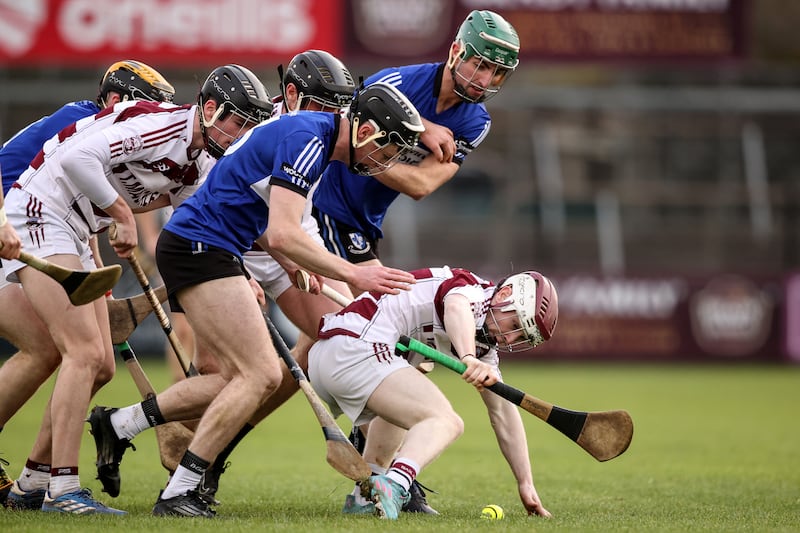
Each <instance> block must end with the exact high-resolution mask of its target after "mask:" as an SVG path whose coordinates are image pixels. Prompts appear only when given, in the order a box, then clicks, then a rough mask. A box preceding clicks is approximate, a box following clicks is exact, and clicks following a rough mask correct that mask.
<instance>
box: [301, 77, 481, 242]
mask: <svg viewBox="0 0 800 533" xmlns="http://www.w3.org/2000/svg"><path fill="white" fill-rule="evenodd" d="M444 68H445V66H444V64H443V63H428V64H423V65H410V66H406V67H399V68H389V69H384V70H381V71H379V72H377V73H376V74H374V75H372V76H370V77H369V78H367V80H366V82H365V84H366V85H370V84H372V83H375V82H383V83H388V84H390V85H393V86H395V87H396V88H397V89H399V90H400V91H401V92H402V93H403V94H404V95H406V97H407V98H408V99H409V100H410V101H411V103H412V104H414V107H416V108H417V111H419V114H420V115H421V116H422V117H423V118H425V119H428V120H429V121H431V122H433V123H435V124H439V125H441V126H445V127H447V128H450V130H451V131H452V132H453V136H454V137H455V142H456V154H455V156H454V157H453V161H454V162H455V163H457V164H459V165H460V164H461V163H463V162H464V159H465V158H466V157H467V155H468V154H469V153H470V152H471V151H472V150H473V149H474V148H475V147H477V146H478V145H479V144H480V143H481V142H482V141H483V139H484V138H485V137H486V135H487V134H488V133H489V128H490V127H491V119H490V118H489V113H488V112H487V111H486V107H485V106H484V105H483V104H470V103H466V102H462V103H460V104H458V105H456V106H453V107H451V108H450V109H447V110H445V111H443V112H441V113H437V112H436V101H437V98H438V96H439V91H440V89H441V79H442V73H443V71H444ZM448 75H449V74H448ZM430 153H431V151H430V150H429V149H428V147H427V146H425V145H424V144H422V143H420V144H419V145H418V146H417V147H416V148H415V149H414V151H412V152H411V153H409V154H408V155H406V156H405V157H404V158H403V159H401V160H400V162H402V163H407V164H412V165H413V164H418V163H419V162H420V161H422V159H424V158H425V156H427V155H428V154H430ZM399 194H400V193H399V192H397V191H395V190H394V189H392V188H390V187H387V186H386V185H384V184H382V183H381V182H380V181H378V180H377V179H375V178H373V177H370V176H360V175H358V174H354V173H352V172H350V171H349V170H348V168H347V165H345V164H343V163H340V162H338V161H334V162H332V163H331V164H330V166H329V167H328V169H327V170H326V171H325V175H324V179H323V180H322V181H320V183H319V185H318V186H317V191H316V192H315V193H314V197H313V202H314V207H316V208H317V209H318V210H319V211H321V212H322V213H324V214H326V215H328V216H330V217H332V218H333V219H335V220H337V221H338V222H342V223H344V224H347V225H349V226H353V227H355V228H358V229H360V230H361V231H363V232H364V233H365V234H366V235H367V236H369V237H370V238H372V239H379V238H381V237H383V232H382V231H381V225H382V224H383V218H384V217H385V216H386V211H387V210H388V209H389V205H390V204H391V203H392V202H393V201H394V199H395V198H397V196H398V195H399Z"/></svg>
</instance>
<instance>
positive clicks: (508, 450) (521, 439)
mask: <svg viewBox="0 0 800 533" xmlns="http://www.w3.org/2000/svg"><path fill="white" fill-rule="evenodd" d="M481 398H482V399H483V402H484V403H485V404H486V408H487V410H488V412H489V420H490V421H491V426H492V429H493V430H494V433H495V436H496V438H497V443H498V445H499V446H500V451H501V452H502V453H503V457H505V459H506V462H507V463H508V465H509V466H510V467H511V472H512V473H513V474H514V478H515V479H516V480H517V490H518V491H519V498H520V500H521V501H522V505H523V506H524V507H525V509H526V510H527V511H528V514H529V515H537V516H542V517H544V518H550V517H552V515H551V514H550V511H548V510H547V509H545V507H544V505H542V501H541V499H540V498H539V493H538V492H537V491H536V487H535V485H534V484H533V473H532V471H531V462H530V458H529V455H528V440H527V437H526V435H525V426H524V425H523V423H522V417H521V416H520V414H519V410H518V409H517V406H516V405H514V404H513V403H511V402H508V401H506V400H504V399H503V398H501V397H500V396H498V395H496V394H494V393H492V392H491V391H489V390H485V391H483V392H482V393H481Z"/></svg>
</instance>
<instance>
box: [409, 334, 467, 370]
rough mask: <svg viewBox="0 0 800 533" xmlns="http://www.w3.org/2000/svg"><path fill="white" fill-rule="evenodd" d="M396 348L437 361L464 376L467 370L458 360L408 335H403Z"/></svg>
mask: <svg viewBox="0 0 800 533" xmlns="http://www.w3.org/2000/svg"><path fill="white" fill-rule="evenodd" d="M395 348H397V349H398V350H400V351H401V352H408V351H412V352H417V353H418V354H420V355H422V356H424V357H425V358H427V359H430V360H432V361H435V362H437V363H439V364H440V365H442V366H445V367H447V368H449V369H450V370H455V371H456V372H458V373H459V374H463V373H464V371H465V370H466V369H467V365H465V364H464V363H462V362H461V361H458V360H457V359H453V358H452V357H450V356H449V355H447V354H445V353H442V352H440V351H439V350H437V349H435V348H431V347H430V346H428V345H427V344H425V343H424V342H420V341H418V340H417V339H412V338H411V337H409V336H407V335H402V336H401V337H400V339H399V340H398V341H397V344H396V345H395Z"/></svg>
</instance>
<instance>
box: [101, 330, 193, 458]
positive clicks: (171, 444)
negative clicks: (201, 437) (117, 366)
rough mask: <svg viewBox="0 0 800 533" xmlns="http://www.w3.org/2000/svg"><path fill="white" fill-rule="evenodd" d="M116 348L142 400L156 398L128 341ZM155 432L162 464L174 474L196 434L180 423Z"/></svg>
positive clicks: (165, 425) (172, 423)
mask: <svg viewBox="0 0 800 533" xmlns="http://www.w3.org/2000/svg"><path fill="white" fill-rule="evenodd" d="M114 347H115V348H116V349H117V351H119V354H120V355H121V356H122V360H123V361H125V366H126V367H128V372H130V374H131V377H132V378H133V382H134V383H135V384H136V388H137V390H138V391H139V393H140V394H141V395H142V398H143V399H145V400H146V399H148V398H151V397H153V396H155V395H156V391H155V389H153V385H152V384H151V383H150V380H149V379H147V375H146V374H145V373H144V369H143V368H142V365H141V364H139V360H138V359H137V358H136V354H134V353H133V348H131V346H130V344H128V341H125V340H123V341H122V342H120V343H116V344H115V345H114ZM155 431H156V441H157V442H158V455H159V457H160V458H161V464H162V466H163V467H164V468H166V469H167V470H169V471H170V472H174V471H175V469H176V468H177V467H178V464H180V462H181V458H183V454H184V452H185V451H186V449H187V448H188V447H189V443H190V442H191V441H192V437H193V436H194V433H192V432H191V431H190V430H189V429H187V428H186V426H184V425H183V424H181V423H179V422H168V423H166V424H160V425H158V426H156V427H155Z"/></svg>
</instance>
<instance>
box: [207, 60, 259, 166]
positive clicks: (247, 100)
mask: <svg viewBox="0 0 800 533" xmlns="http://www.w3.org/2000/svg"><path fill="white" fill-rule="evenodd" d="M209 99H211V100H214V101H215V102H216V103H217V111H216V113H214V116H213V117H212V119H211V120H210V121H206V120H205V119H204V118H203V113H202V111H201V112H200V117H201V119H202V120H201V122H202V126H203V136H204V137H205V139H206V146H207V148H208V152H209V153H210V154H211V155H212V156H214V157H216V158H220V157H222V154H223V153H224V152H225V150H224V149H223V148H222V147H221V146H219V145H218V144H217V143H216V142H215V141H214V140H213V139H211V138H210V137H208V135H207V134H206V132H205V129H206V128H208V127H210V126H213V125H214V123H215V122H216V121H217V120H218V119H224V118H225V117H226V116H227V115H228V113H235V114H236V115H238V116H239V117H241V118H242V119H244V121H245V126H246V125H248V124H250V123H254V124H258V123H259V122H261V121H263V120H266V119H268V118H269V117H270V115H271V114H272V100H271V98H270V96H269V93H268V92H267V89H266V88H264V84H263V83H261V81H260V80H259V79H258V78H257V77H256V75H255V74H253V73H252V72H251V71H250V70H249V69H247V68H245V67H243V66H241V65H233V64H231V65H225V66H222V67H217V68H215V69H214V70H213V71H211V74H209V75H208V78H206V81H205V82H204V83H203V86H202V87H201V88H200V94H199V96H198V102H199V104H200V106H201V107H202V106H203V104H204V103H205V102H206V101H208V100H209Z"/></svg>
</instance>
